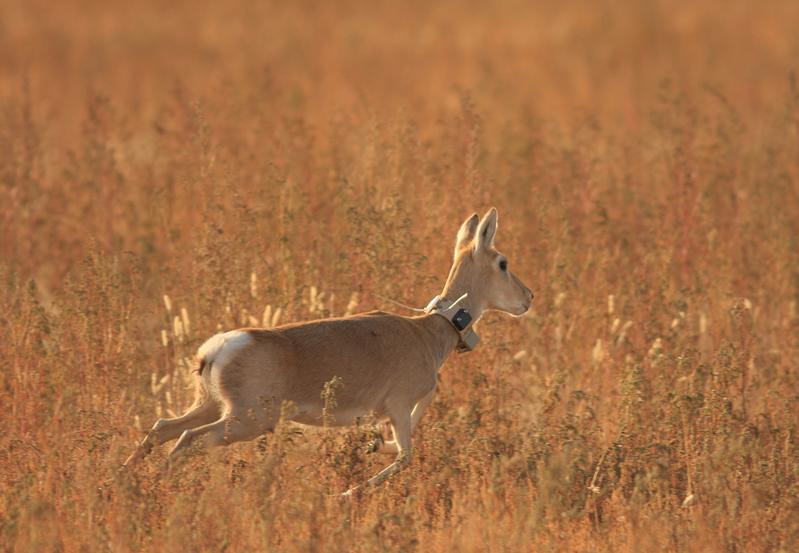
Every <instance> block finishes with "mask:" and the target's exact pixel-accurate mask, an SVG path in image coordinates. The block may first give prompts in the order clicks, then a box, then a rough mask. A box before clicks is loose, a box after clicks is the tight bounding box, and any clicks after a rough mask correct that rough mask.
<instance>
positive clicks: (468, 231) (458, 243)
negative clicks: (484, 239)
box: [455, 213, 480, 257]
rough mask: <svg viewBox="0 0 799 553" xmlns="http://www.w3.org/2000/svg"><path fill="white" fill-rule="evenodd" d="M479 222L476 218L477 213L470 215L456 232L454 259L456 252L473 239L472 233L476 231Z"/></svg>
mask: <svg viewBox="0 0 799 553" xmlns="http://www.w3.org/2000/svg"><path fill="white" fill-rule="evenodd" d="M479 222H480V218H479V217H477V213H472V216H471V217H469V218H468V219H466V220H465V221H464V222H463V224H462V225H461V228H460V229H459V230H458V237H457V238H456V239H455V257H457V256H458V252H460V251H461V250H462V249H463V248H465V247H466V246H467V245H468V244H469V242H471V241H472V240H473V239H474V233H475V231H476V230H477V224H478V223H479Z"/></svg>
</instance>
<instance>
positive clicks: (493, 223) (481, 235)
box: [475, 207, 499, 249]
mask: <svg viewBox="0 0 799 553" xmlns="http://www.w3.org/2000/svg"><path fill="white" fill-rule="evenodd" d="M498 218H499V215H498V214H497V208H495V207H492V208H491V209H489V210H488V213H486V214H485V216H484V217H483V220H482V221H480V226H478V227H477V235H476V237H475V240H476V241H477V249H481V248H482V249H488V248H491V247H492V246H493V245H494V236H496V234H497V225H498Z"/></svg>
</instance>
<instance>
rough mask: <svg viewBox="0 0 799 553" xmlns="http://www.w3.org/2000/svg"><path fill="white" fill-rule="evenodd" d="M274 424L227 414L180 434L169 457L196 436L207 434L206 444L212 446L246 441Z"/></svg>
mask: <svg viewBox="0 0 799 553" xmlns="http://www.w3.org/2000/svg"><path fill="white" fill-rule="evenodd" d="M273 427H274V425H271V426H264V425H259V424H256V423H255V422H253V421H252V420H249V419H247V418H241V417H237V416H234V415H225V416H223V417H222V418H220V419H219V420H217V421H215V422H212V423H210V424H206V425H203V426H199V427H197V428H191V429H188V430H185V431H184V432H183V434H182V435H181V436H180V439H179V440H178V443H176V444H175V447H173V448H172V451H170V452H169V457H170V458H173V457H174V456H175V455H176V454H178V453H179V452H181V451H182V450H184V449H186V448H187V447H189V446H190V445H191V443H192V441H194V439H195V438H197V437H199V436H206V444H207V445H208V446H210V447H219V446H223V445H230V444H232V443H235V442H244V441H247V440H252V439H254V438H257V437H258V436H260V435H261V434H263V433H264V432H265V431H268V430H271V429H272V428H273Z"/></svg>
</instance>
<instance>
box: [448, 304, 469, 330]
mask: <svg viewBox="0 0 799 553" xmlns="http://www.w3.org/2000/svg"><path fill="white" fill-rule="evenodd" d="M471 322H472V316H471V315H470V314H469V312H468V311H466V310H465V309H458V312H457V313H455V316H454V317H452V324H454V325H455V328H457V329H458V330H465V329H466V327H468V326H469V323H471Z"/></svg>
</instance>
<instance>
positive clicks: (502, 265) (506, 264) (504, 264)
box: [499, 259, 508, 271]
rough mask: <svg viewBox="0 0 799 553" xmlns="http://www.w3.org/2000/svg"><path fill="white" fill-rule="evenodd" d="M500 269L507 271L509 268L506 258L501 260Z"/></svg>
mask: <svg viewBox="0 0 799 553" xmlns="http://www.w3.org/2000/svg"><path fill="white" fill-rule="evenodd" d="M499 269H500V270H501V271H507V270H508V262H507V261H506V260H504V259H503V260H502V261H500V262H499Z"/></svg>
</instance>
